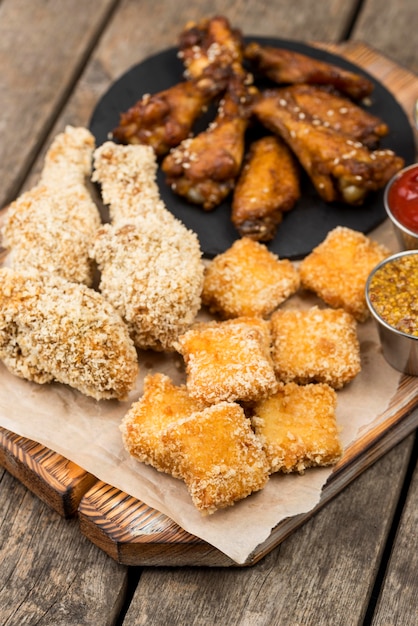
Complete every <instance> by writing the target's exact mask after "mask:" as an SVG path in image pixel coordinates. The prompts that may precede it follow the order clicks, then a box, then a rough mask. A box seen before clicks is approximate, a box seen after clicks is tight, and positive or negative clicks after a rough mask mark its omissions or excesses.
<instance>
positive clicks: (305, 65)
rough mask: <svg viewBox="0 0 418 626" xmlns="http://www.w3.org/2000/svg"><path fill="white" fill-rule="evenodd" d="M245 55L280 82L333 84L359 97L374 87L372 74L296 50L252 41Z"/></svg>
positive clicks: (353, 96) (263, 73) (262, 71)
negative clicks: (353, 70)
mask: <svg viewBox="0 0 418 626" xmlns="http://www.w3.org/2000/svg"><path fill="white" fill-rule="evenodd" d="M244 56H245V58H246V59H248V60H249V61H251V63H252V64H253V65H254V67H255V69H256V70H257V71H258V72H259V73H260V74H262V75H264V76H267V77H268V78H269V79H270V80H272V81H274V82H275V83H278V84H286V83H291V84H294V83H307V84H316V85H332V86H333V87H335V88H336V89H338V90H339V91H341V92H342V93H345V94H347V95H348V96H350V97H351V98H354V99H356V100H359V99H361V98H364V97H365V96H369V95H370V94H371V92H372V91H373V83H372V82H371V81H370V80H369V79H368V78H365V77H364V76H361V75H360V74H356V73H355V72H350V71H348V70H345V69H343V68H341V67H338V66H337V65H332V64H330V63H326V62H324V61H319V60H318V59H314V58H313V57H309V56H306V55H304V54H301V53H300V52H294V51H293V50H287V49H283V48H275V47H272V46H262V45H260V44H258V43H256V42H251V43H249V44H248V45H247V46H246V48H245V50H244Z"/></svg>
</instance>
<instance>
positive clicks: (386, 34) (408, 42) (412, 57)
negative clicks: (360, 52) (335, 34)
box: [351, 0, 418, 95]
mask: <svg viewBox="0 0 418 626" xmlns="http://www.w3.org/2000/svg"><path fill="white" fill-rule="evenodd" d="M351 36H352V38H354V39H357V40H359V39H360V40H363V41H367V42H369V43H370V44H371V45H373V46H374V47H375V48H377V49H378V50H380V51H381V52H383V53H384V54H385V55H387V56H388V57H390V58H391V59H392V60H393V61H394V62H395V63H397V64H398V65H403V66H405V67H407V68H408V69H409V70H410V71H412V72H414V73H415V74H418V57H417V54H416V39H417V3H416V0H386V2H385V3H384V7H383V5H382V3H381V2H380V0H367V2H363V3H362V8H361V11H360V14H359V16H358V18H357V20H356V24H355V28H354V30H353V32H352V35H351ZM415 95H416V94H415Z"/></svg>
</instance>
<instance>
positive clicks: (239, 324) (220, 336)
mask: <svg viewBox="0 0 418 626" xmlns="http://www.w3.org/2000/svg"><path fill="white" fill-rule="evenodd" d="M270 344H271V338H270V330H269V324H268V322H267V321H265V320H263V319H261V318H256V317H253V318H250V317H243V318H237V319H233V320H227V321H224V322H207V323H202V324H199V325H197V326H196V327H194V328H192V329H191V330H189V331H188V332H186V333H185V334H184V335H181V336H180V337H179V339H178V341H177V342H176V344H175V347H176V349H177V350H178V352H180V354H182V356H183V358H184V361H185V364H186V374H187V379H186V385H187V389H188V391H189V394H190V395H191V396H192V397H193V398H197V399H199V400H202V401H203V402H207V403H209V404H216V403H217V402H222V401H228V402H234V401H236V400H242V401H247V402H251V401H255V400H258V399H260V398H262V397H265V396H267V395H268V394H270V393H273V392H274V391H275V390H276V387H277V381H276V377H275V373H274V369H273V363H272V360H271V355H270Z"/></svg>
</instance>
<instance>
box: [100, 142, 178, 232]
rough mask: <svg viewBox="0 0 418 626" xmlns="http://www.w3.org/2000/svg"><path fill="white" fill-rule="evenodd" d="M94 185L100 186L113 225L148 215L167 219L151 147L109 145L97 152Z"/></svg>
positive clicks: (108, 143) (102, 146)
mask: <svg viewBox="0 0 418 626" xmlns="http://www.w3.org/2000/svg"><path fill="white" fill-rule="evenodd" d="M92 181H93V182H98V183H100V189H101V195H102V199H103V202H104V203H105V204H107V205H108V206H109V214H110V219H111V221H112V222H113V223H115V222H117V221H119V220H125V219H127V218H128V219H130V218H135V217H138V216H140V215H143V216H145V215H147V214H148V213H152V214H155V213H158V214H159V215H163V217H167V215H166V214H167V213H168V212H167V210H166V208H165V206H164V203H163V201H162V200H161V198H160V192H159V189H158V185H157V160H156V156H155V153H154V150H153V149H152V148H151V146H145V145H129V146H122V145H118V144H116V143H114V142H113V141H107V142H105V143H104V144H103V145H101V146H100V147H99V148H97V149H96V150H95V152H94V170H93V174H92Z"/></svg>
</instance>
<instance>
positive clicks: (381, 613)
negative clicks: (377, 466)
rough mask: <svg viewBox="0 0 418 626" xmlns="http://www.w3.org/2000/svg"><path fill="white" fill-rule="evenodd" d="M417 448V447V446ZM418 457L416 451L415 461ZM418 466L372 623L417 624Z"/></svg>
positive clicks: (411, 625) (408, 625) (404, 625)
mask: <svg viewBox="0 0 418 626" xmlns="http://www.w3.org/2000/svg"><path fill="white" fill-rule="evenodd" d="M415 452H416V450H415ZM416 459H417V457H416V454H415V461H416ZM417 528H418V466H417V465H415V471H414V473H413V477H412V481H411V484H410V488H409V490H408V496H407V499H406V503H405V507H404V509H403V512H402V517H401V520H400V525H399V528H398V531H397V533H396V537H395V543H394V546H393V550H392V553H391V556H390V559H389V565H388V568H387V572H386V576H385V578H384V582H383V587H382V590H381V593H380V597H379V601H378V604H377V607H376V612H375V614H374V616H373V626H379V625H380V624H390V623H392V624H402V626H416V624H418V599H417V572H418V553H417V550H416V546H417Z"/></svg>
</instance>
